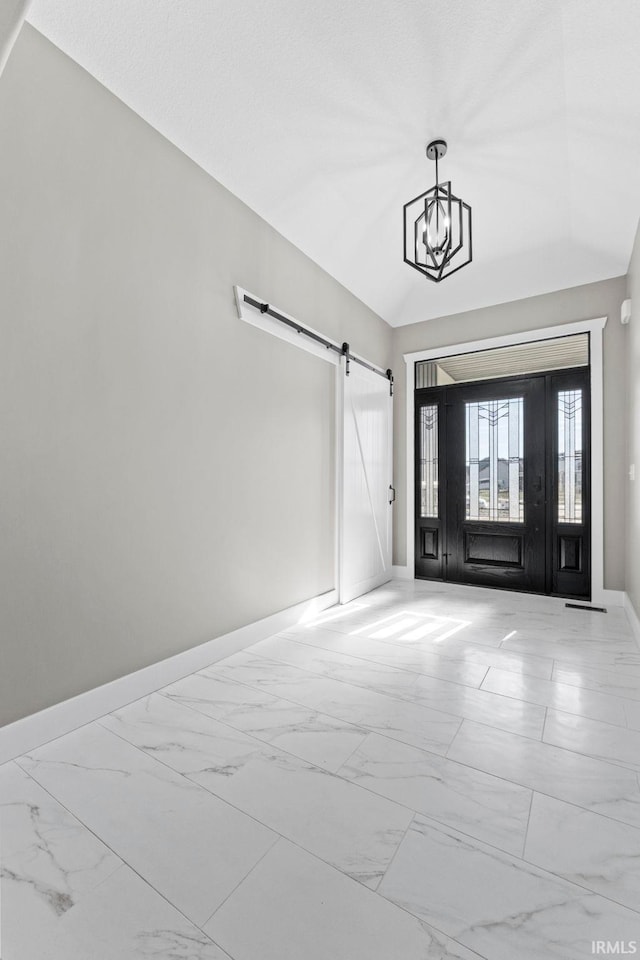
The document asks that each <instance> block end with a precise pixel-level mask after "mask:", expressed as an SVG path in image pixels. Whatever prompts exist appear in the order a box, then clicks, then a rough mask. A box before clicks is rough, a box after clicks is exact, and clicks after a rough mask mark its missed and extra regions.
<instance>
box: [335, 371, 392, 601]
mask: <svg viewBox="0 0 640 960" xmlns="http://www.w3.org/2000/svg"><path fill="white" fill-rule="evenodd" d="M341 382H342V390H343V394H342V409H343V455H342V471H343V476H342V505H341V506H342V524H341V531H342V534H341V541H340V584H339V586H340V602H341V603H346V602H347V601H349V600H353V598H354V597H358V596H360V595H361V594H363V593H366V592H367V591H369V590H373V588H374V587H377V586H380V585H381V584H383V583H386V582H387V581H388V580H390V579H391V517H392V507H391V500H392V498H391V497H390V495H389V494H390V490H391V489H392V487H391V482H392V470H393V466H392V422H393V421H392V398H391V396H390V391H389V381H388V380H385V379H384V378H383V377H380V376H379V375H378V374H376V373H373V372H372V371H370V370H367V369H366V368H365V367H362V366H360V365H358V364H356V363H354V362H351V363H350V372H349V376H345V375H344V370H343V373H342V376H341Z"/></svg>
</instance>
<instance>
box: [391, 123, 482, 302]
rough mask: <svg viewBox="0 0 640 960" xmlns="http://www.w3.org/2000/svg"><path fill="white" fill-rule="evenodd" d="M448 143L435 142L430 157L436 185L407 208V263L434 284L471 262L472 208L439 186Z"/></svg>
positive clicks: (446, 184) (448, 184) (447, 187)
mask: <svg viewBox="0 0 640 960" xmlns="http://www.w3.org/2000/svg"><path fill="white" fill-rule="evenodd" d="M446 152H447V143H446V141H445V140H433V141H432V142H431V143H430V144H429V145H428V146H427V157H429V159H430V160H435V164H436V182H435V186H433V187H431V188H430V189H429V190H427V191H425V193H421V194H420V195H419V196H418V197H414V199H413V200H410V201H409V202H408V203H405V205H404V262H405V263H408V264H409V266H410V267H413V268H414V270H417V271H418V272H419V273H421V274H422V275H423V276H425V277H428V278H429V280H433V281H434V282H435V283H439V282H440V280H444V278H445V277H450V276H451V274H452V273H455V272H456V270H460V269H461V267H465V266H466V265H467V264H468V263H471V260H472V255H471V207H470V206H469V204H468V203H465V202H464V201H463V200H461V199H460V197H456V196H455V195H454V194H453V193H452V191H451V181H450V180H448V181H446V182H444V183H440V179H439V176H438V161H439V160H440V159H441V157H443V156H444V155H445V153H446Z"/></svg>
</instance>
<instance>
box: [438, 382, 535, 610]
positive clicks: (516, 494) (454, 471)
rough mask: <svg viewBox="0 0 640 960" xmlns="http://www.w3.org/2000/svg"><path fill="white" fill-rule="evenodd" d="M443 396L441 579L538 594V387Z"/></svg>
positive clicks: (472, 389) (481, 388) (477, 387)
mask: <svg viewBox="0 0 640 960" xmlns="http://www.w3.org/2000/svg"><path fill="white" fill-rule="evenodd" d="M446 393H447V395H446V400H445V402H446V413H447V437H448V439H449V446H450V450H449V453H448V461H447V487H446V488H447V516H448V518H451V519H450V520H449V528H450V533H449V537H448V541H447V553H448V556H447V558H446V562H447V578H448V579H449V580H456V581H458V582H462V583H477V584H481V585H484V586H508V587H511V588H512V589H519V590H535V591H539V590H540V591H541V590H544V585H545V574H546V570H545V550H544V547H545V528H544V524H545V507H544V484H543V477H544V471H545V458H544V420H542V421H541V420H540V416H539V405H540V402H541V398H542V403H544V380H541V379H535V378H531V379H527V380H516V381H511V382H508V383H504V382H500V383H496V382H491V383H489V384H487V383H482V384H465V385H464V386H460V387H456V388H455V389H453V388H450V389H447V392H446ZM451 520H453V522H451Z"/></svg>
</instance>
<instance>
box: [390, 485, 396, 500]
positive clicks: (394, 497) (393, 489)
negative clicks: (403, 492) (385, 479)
mask: <svg viewBox="0 0 640 960" xmlns="http://www.w3.org/2000/svg"><path fill="white" fill-rule="evenodd" d="M389 490H390V491H391V493H392V494H393V496H392V497H391V499H390V500H389V503H395V501H396V488H395V487H392V486H391V484H389Z"/></svg>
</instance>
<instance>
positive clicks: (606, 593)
mask: <svg viewBox="0 0 640 960" xmlns="http://www.w3.org/2000/svg"><path fill="white" fill-rule="evenodd" d="M624 598H625V592H624V590H600V591H599V592H596V591H594V593H593V596H592V598H591V603H592V604H593V603H600V604H602V606H609V607H624Z"/></svg>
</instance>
